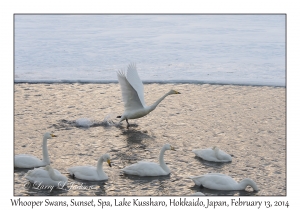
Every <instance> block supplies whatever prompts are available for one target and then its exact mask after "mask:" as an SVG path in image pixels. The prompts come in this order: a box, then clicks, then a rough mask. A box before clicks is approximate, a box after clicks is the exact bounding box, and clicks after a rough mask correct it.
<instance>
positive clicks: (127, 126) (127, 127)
mask: <svg viewBox="0 0 300 210" xmlns="http://www.w3.org/2000/svg"><path fill="white" fill-rule="evenodd" d="M126 122H127V129H128V128H129V122H128V119H127V118H126Z"/></svg>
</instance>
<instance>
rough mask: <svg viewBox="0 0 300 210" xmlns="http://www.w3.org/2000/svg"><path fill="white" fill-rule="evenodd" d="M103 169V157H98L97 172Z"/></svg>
mask: <svg viewBox="0 0 300 210" xmlns="http://www.w3.org/2000/svg"><path fill="white" fill-rule="evenodd" d="M102 171H103V158H102V157H100V158H99V160H98V163H97V172H98V174H100V173H101V172H102Z"/></svg>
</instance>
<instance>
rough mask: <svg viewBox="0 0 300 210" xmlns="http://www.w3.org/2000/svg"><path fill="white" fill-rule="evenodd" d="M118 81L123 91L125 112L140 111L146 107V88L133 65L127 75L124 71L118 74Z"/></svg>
mask: <svg viewBox="0 0 300 210" xmlns="http://www.w3.org/2000/svg"><path fill="white" fill-rule="evenodd" d="M135 80H137V81H135ZM118 81H119V83H120V86H121V90H122V98H123V101H124V106H125V111H132V110H138V109H142V108H144V107H145V106H146V105H145V102H144V86H143V83H142V82H141V80H140V79H139V77H138V74H137V72H136V69H135V67H132V64H131V65H129V67H128V69H127V73H125V72H124V71H119V72H118Z"/></svg>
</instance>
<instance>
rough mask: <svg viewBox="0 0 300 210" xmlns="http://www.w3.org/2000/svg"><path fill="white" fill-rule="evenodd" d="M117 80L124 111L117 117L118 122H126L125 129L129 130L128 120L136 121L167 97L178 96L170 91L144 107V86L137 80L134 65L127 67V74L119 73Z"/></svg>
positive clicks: (176, 92) (175, 92)
mask: <svg viewBox="0 0 300 210" xmlns="http://www.w3.org/2000/svg"><path fill="white" fill-rule="evenodd" d="M118 80H119V83H120V86H121V89H122V98H123V101H124V106H125V111H124V113H123V114H122V116H118V118H121V119H120V122H122V121H123V120H126V122H127V128H129V123H128V119H136V118H140V117H144V116H145V115H147V114H149V113H150V112H151V111H153V110H154V109H155V108H156V106H157V105H158V104H159V103H160V102H161V101H162V100H163V99H164V98H165V97H167V96H168V95H171V94H180V93H179V92H178V91H175V90H170V91H169V92H168V93H166V94H165V95H163V96H162V97H161V98H160V99H158V100H157V101H156V102H155V103H154V104H152V105H151V106H146V104H145V101H144V86H143V83H142V81H141V79H140V78H139V75H138V73H137V70H136V66H135V64H133V63H131V64H129V66H128V69H127V73H125V72H122V71H119V72H118Z"/></svg>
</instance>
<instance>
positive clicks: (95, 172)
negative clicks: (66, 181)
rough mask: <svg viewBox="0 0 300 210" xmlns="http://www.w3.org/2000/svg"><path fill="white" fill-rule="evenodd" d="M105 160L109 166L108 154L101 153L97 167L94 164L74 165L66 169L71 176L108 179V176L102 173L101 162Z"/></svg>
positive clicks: (83, 178)
mask: <svg viewBox="0 0 300 210" xmlns="http://www.w3.org/2000/svg"><path fill="white" fill-rule="evenodd" d="M104 161H106V162H107V163H108V165H109V166H110V167H111V163H110V156H109V154H104V155H102V156H101V157H100V158H99V160H98V163H97V168H96V167H94V166H74V167H72V168H69V169H68V171H69V173H70V175H71V176H73V178H74V177H76V178H78V179H82V180H88V181H100V180H106V179H108V176H107V175H106V174H105V173H104V171H103V169H102V166H103V162H104Z"/></svg>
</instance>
